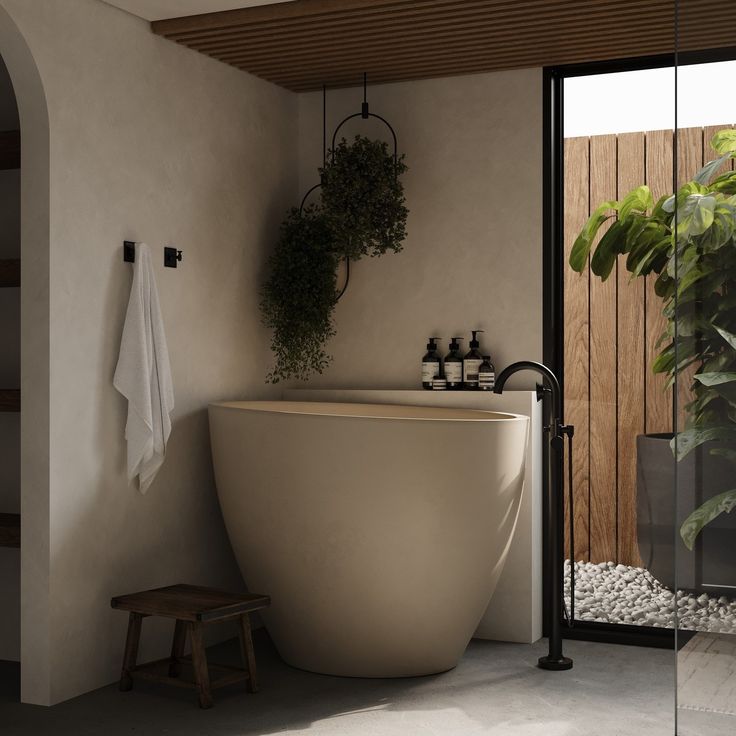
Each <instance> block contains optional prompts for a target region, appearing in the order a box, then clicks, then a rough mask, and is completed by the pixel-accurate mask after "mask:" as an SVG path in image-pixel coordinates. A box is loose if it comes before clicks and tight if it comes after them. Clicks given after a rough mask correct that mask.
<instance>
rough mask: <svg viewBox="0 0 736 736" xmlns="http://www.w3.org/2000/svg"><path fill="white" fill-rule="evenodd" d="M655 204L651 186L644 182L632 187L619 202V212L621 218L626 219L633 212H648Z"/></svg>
mask: <svg viewBox="0 0 736 736" xmlns="http://www.w3.org/2000/svg"><path fill="white" fill-rule="evenodd" d="M653 206H654V199H653V198H652V192H651V191H650V189H649V187H648V186H647V185H646V184H644V185H642V186H640V187H637V188H636V189H632V190H631V191H630V192H629V193H628V194H627V195H626V196H625V197H624V198H623V199H622V200H621V201H620V202H619V203H618V213H619V217H620V218H621V219H626V218H627V217H628V216H629V215H630V214H631V213H632V212H646V211H647V210H648V209H649V208H650V207H653Z"/></svg>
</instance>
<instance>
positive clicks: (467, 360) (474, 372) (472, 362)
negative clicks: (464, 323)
mask: <svg viewBox="0 0 736 736" xmlns="http://www.w3.org/2000/svg"><path fill="white" fill-rule="evenodd" d="M472 332H473V339H472V340H471V341H470V350H468V352H467V353H466V355H465V357H464V358H463V386H464V387H465V388H466V389H470V390H471V391H472V390H475V389H477V388H478V371H479V370H480V365H481V363H482V362H483V356H482V355H481V354H480V350H479V348H480V342H478V333H479V332H483V330H473V331H472Z"/></svg>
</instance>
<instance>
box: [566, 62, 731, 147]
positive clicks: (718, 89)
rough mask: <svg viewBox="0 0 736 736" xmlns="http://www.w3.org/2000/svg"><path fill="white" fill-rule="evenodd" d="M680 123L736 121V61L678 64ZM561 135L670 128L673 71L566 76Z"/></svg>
mask: <svg viewBox="0 0 736 736" xmlns="http://www.w3.org/2000/svg"><path fill="white" fill-rule="evenodd" d="M677 77H678V78H677V83H678V108H679V115H678V121H677V124H678V127H680V128H694V127H698V126H701V125H723V124H725V123H728V124H731V123H736V95H734V93H733V90H734V85H735V84H736V61H725V62H717V63H713V64H693V65H690V66H681V67H680V68H679V71H678V75H677ZM564 84H565V97H564V100H565V101H564V105H565V110H564V113H565V122H564V125H565V137H566V138H574V137H575V136H583V135H603V134H605V133H631V132H634V131H638V130H662V129H667V128H670V129H671V128H674V122H675V71H674V69H673V68H672V67H670V68H667V69H647V70H643V71H636V72H620V73H618V74H597V75H595V76H590V77H570V78H567V79H565V83H564Z"/></svg>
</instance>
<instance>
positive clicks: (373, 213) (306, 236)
mask: <svg viewBox="0 0 736 736" xmlns="http://www.w3.org/2000/svg"><path fill="white" fill-rule="evenodd" d="M405 171H406V165H405V164H404V162H403V156H402V157H401V158H399V159H398V161H397V162H395V161H394V157H393V154H391V153H389V151H388V147H387V146H386V144H385V143H382V142H380V141H371V140H369V139H368V138H363V137H361V136H356V137H355V141H354V142H353V143H352V144H350V145H348V144H347V143H346V142H345V140H343V141H342V142H341V143H340V145H339V146H338V147H337V148H336V150H335V151H334V152H331V157H330V161H329V163H328V164H327V165H326V166H325V168H324V169H323V170H321V171H320V173H321V174H322V203H321V205H311V206H309V207H307V208H305V209H304V211H303V212H300V211H299V210H298V209H292V210H291V211H290V212H289V213H288V215H287V217H286V219H285V220H284V222H283V224H282V225H281V234H280V237H279V240H278V243H277V244H276V248H275V250H274V252H273V254H272V255H271V257H270V259H269V263H268V277H267V279H266V281H265V283H264V285H263V287H262V288H261V304H260V307H261V315H262V318H263V323H264V325H265V326H266V327H268V328H269V329H271V330H272V331H273V335H272V338H271V350H272V351H273V354H274V357H275V366H274V368H273V369H272V370H271V372H270V373H269V374H268V376H267V377H266V380H267V381H268V382H269V383H278V382H279V381H284V380H287V379H290V378H296V379H299V380H302V381H305V380H307V379H308V378H309V377H310V375H312V374H314V373H322V372H323V371H324V370H325V368H327V366H328V365H329V363H330V361H331V357H330V355H328V353H327V351H326V349H325V346H326V344H327V341H328V340H329V339H330V338H331V337H333V336H334V334H335V327H334V322H333V318H332V313H333V311H334V309H335V304H336V303H337V299H338V292H337V267H338V264H339V263H340V261H341V260H343V259H346V258H349V259H350V260H353V261H357V260H358V259H359V258H361V257H362V256H364V255H370V256H375V255H381V254H383V253H385V252H387V251H394V252H396V251H399V250H401V248H402V243H403V240H404V238H405V237H406V217H407V214H408V211H407V209H406V206H405V200H404V188H403V185H402V183H401V180H400V179H399V175H400V174H403V173H404V172H405Z"/></svg>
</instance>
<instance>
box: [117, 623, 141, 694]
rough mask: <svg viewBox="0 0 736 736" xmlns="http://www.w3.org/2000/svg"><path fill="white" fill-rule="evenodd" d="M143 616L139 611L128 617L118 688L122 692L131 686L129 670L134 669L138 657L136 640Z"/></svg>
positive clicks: (131, 680)
mask: <svg viewBox="0 0 736 736" xmlns="http://www.w3.org/2000/svg"><path fill="white" fill-rule="evenodd" d="M142 621H143V616H142V615H141V614H140V613H131V614H130V616H129V617H128V636H127V638H126V639H125V654H123V670H122V672H121V674H120V689H121V690H122V691H123V692H126V691H128V690H131V689H132V688H133V678H132V676H131V674H130V673H131V671H132V670H134V669H135V663H136V660H137V659H138V642H139V641H140V638H141V622H142Z"/></svg>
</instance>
